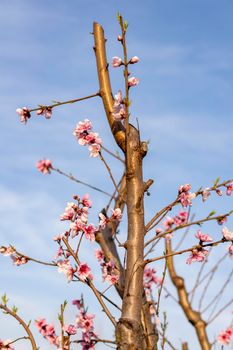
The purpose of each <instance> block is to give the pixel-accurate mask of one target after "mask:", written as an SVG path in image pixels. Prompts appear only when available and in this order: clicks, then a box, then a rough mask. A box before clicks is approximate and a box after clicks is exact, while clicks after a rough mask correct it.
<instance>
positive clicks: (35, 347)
mask: <svg viewBox="0 0 233 350" xmlns="http://www.w3.org/2000/svg"><path fill="white" fill-rule="evenodd" d="M0 309H2V310H4V311H5V313H6V314H9V315H11V316H12V317H13V318H15V319H16V320H17V321H18V322H19V323H20V324H21V326H22V327H23V328H24V330H25V332H26V333H27V335H28V339H29V340H30V342H31V345H32V349H33V350H38V348H37V345H36V342H35V339H34V337H33V334H32V332H31V331H30V329H29V326H28V325H27V324H26V323H25V322H24V321H23V320H22V318H21V317H19V316H18V315H17V313H16V312H15V311H12V310H11V309H9V308H8V307H7V305H6V304H2V303H1V304H0Z"/></svg>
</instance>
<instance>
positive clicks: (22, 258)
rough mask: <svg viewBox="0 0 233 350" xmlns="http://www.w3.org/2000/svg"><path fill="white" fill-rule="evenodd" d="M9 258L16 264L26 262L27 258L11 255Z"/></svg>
mask: <svg viewBox="0 0 233 350" xmlns="http://www.w3.org/2000/svg"><path fill="white" fill-rule="evenodd" d="M11 259H12V260H13V264H14V265H16V266H20V265H24V264H26V263H27V262H28V258H27V257H26V256H18V255H11Z"/></svg>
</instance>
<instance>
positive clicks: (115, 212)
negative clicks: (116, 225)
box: [99, 208, 122, 229]
mask: <svg viewBox="0 0 233 350" xmlns="http://www.w3.org/2000/svg"><path fill="white" fill-rule="evenodd" d="M111 210H112V215H111V217H110V218H107V217H106V216H105V215H104V214H103V213H100V214H99V218H100V221H99V226H100V228H101V229H104V228H105V227H106V225H107V223H108V222H114V221H115V220H116V221H121V219H122V212H121V209H120V208H116V209H111Z"/></svg>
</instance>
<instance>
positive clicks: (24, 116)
mask: <svg viewBox="0 0 233 350" xmlns="http://www.w3.org/2000/svg"><path fill="white" fill-rule="evenodd" d="M16 113H18V115H19V116H20V121H21V123H25V124H26V123H27V121H28V119H29V118H31V114H30V111H29V109H28V108H27V107H23V108H17V109H16Z"/></svg>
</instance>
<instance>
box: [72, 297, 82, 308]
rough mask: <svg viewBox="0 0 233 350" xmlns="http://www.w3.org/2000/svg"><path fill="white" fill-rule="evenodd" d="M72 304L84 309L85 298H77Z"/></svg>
mask: <svg viewBox="0 0 233 350" xmlns="http://www.w3.org/2000/svg"><path fill="white" fill-rule="evenodd" d="M72 304H73V305H75V306H77V308H78V309H79V310H81V309H83V300H82V299H81V300H79V299H75V300H73V301H72Z"/></svg>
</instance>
